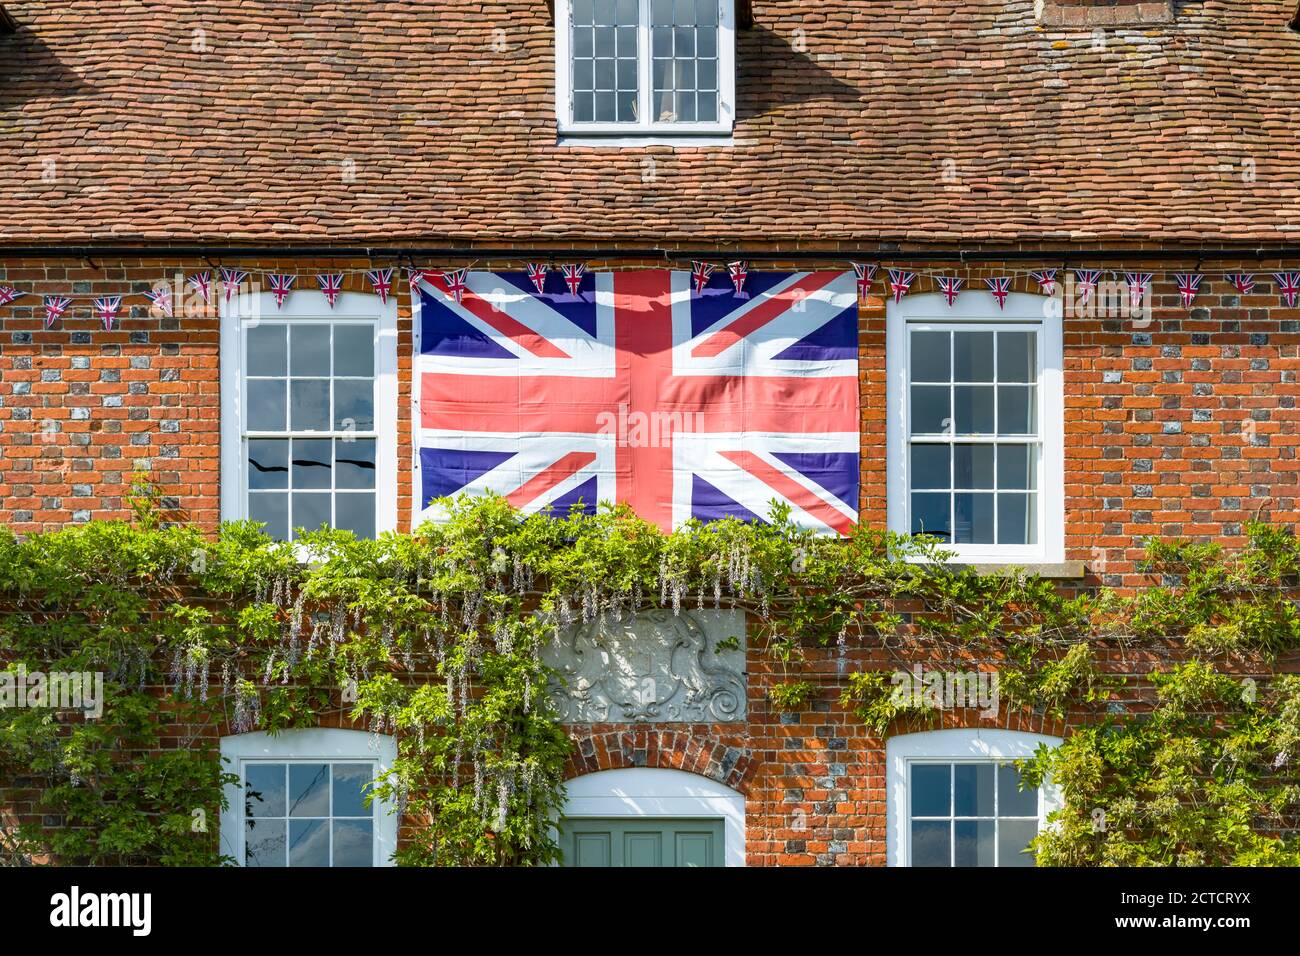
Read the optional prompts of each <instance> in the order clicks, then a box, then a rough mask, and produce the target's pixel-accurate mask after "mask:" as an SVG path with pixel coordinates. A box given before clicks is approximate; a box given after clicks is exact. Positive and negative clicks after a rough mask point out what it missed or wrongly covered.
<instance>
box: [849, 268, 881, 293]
mask: <svg viewBox="0 0 1300 956" xmlns="http://www.w3.org/2000/svg"><path fill="white" fill-rule="evenodd" d="M879 268H880V267H879V266H877V265H872V264H868V263H862V262H855V263H853V274H854V275H856V276H857V277H858V298H859V299H865V298H866V297H867V294H868V293H869V292H870V291H871V284H872V283H873V282H875V281H876V270H877V269H879Z"/></svg>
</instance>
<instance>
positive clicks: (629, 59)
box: [555, 0, 735, 137]
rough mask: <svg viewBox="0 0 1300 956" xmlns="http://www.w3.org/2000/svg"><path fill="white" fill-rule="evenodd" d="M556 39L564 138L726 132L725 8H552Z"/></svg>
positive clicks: (729, 53) (697, 1)
mask: <svg viewBox="0 0 1300 956" xmlns="http://www.w3.org/2000/svg"><path fill="white" fill-rule="evenodd" d="M555 29H556V103H557V109H558V112H559V128H560V132H561V133H564V134H568V135H571V136H591V137H609V136H614V137H617V136H629V135H630V136H652V137H661V136H672V137H677V136H687V137H688V136H698V135H706V136H707V135H715V136H716V135H717V134H727V133H730V132H731V125H732V120H733V117H734V112H735V108H734V99H735V41H734V8H733V2H732V0H557V2H556V9H555Z"/></svg>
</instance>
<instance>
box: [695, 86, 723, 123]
mask: <svg viewBox="0 0 1300 956" xmlns="http://www.w3.org/2000/svg"><path fill="white" fill-rule="evenodd" d="M695 118H696V119H697V120H699V121H700V122H701V123H712V122H713V121H714V120H716V119H717V118H718V96H717V94H716V93H701V94H700V104H699V110H698V111H697V113H696V116H695Z"/></svg>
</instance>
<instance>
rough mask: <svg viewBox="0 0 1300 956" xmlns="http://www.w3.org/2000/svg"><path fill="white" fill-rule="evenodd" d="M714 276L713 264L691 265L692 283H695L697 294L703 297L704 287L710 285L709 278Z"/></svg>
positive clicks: (699, 263)
mask: <svg viewBox="0 0 1300 956" xmlns="http://www.w3.org/2000/svg"><path fill="white" fill-rule="evenodd" d="M712 275H713V264H712V263H710V262H692V263H691V281H693V282H694V283H695V294H696V295H703V294H704V287H705V286H706V285H708V284H709V277H710V276H712Z"/></svg>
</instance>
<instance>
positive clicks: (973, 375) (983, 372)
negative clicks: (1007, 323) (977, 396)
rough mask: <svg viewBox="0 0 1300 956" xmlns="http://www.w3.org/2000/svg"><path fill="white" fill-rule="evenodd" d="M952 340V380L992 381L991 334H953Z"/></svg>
mask: <svg viewBox="0 0 1300 956" xmlns="http://www.w3.org/2000/svg"><path fill="white" fill-rule="evenodd" d="M952 340H953V341H952V354H953V370H954V376H955V377H954V380H955V381H958V382H991V381H993V333H992V332H954V333H953V335H952Z"/></svg>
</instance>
